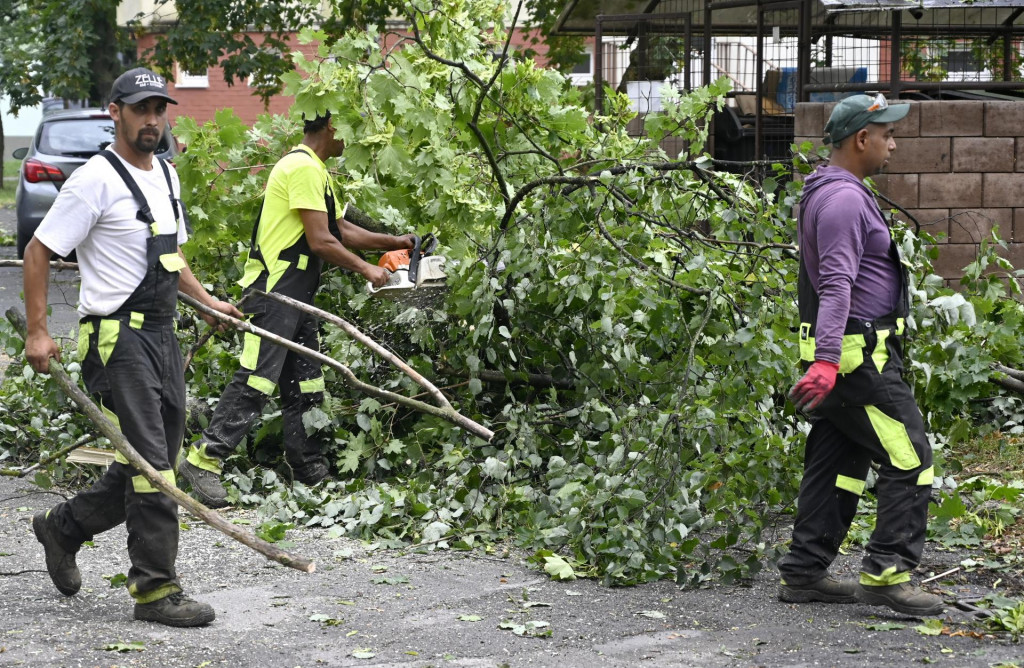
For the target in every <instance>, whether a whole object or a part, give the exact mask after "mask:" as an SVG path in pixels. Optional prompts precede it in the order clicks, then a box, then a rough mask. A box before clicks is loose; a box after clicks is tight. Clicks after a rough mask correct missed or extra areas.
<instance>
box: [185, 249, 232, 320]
mask: <svg viewBox="0 0 1024 668" xmlns="http://www.w3.org/2000/svg"><path fill="white" fill-rule="evenodd" d="M178 255H180V256H181V259H182V260H183V261H184V262H185V267H184V268H183V269H182V270H181V277H180V280H179V282H178V289H180V290H181V291H182V292H184V293H185V294H186V295H188V296H189V297H192V298H193V299H195V300H197V301H199V302H202V303H203V304H205V305H207V306H209V307H210V308H212V309H216V310H218V311H220V312H221V313H224V314H226V315H230V316H232V317H235V318H239V319H241V318H242V317H243V315H242V312H241V311H239V310H238V309H237V308H235V306H234V305H233V304H231V303H230V302H225V301H221V300H220V299H216V298H214V297H213V296H212V295H211V294H210V293H209V292H207V291H206V288H204V287H203V284H202V283H200V282H199V279H197V278H196V276H195V274H193V273H192V268H191V267H189V266H188V260H185V255H184V254H183V253H182V252H181V249H180V248H179V249H178ZM199 316H200V317H201V318H202V319H203V320H205V321H206V324H208V325H210V326H211V327H216V328H218V329H221V330H223V329H225V328H226V327H228V325H227V324H226V323H223V322H221V321H220V320H217V319H216V318H214V317H213V316H212V315H207V314H205V313H200V314H199Z"/></svg>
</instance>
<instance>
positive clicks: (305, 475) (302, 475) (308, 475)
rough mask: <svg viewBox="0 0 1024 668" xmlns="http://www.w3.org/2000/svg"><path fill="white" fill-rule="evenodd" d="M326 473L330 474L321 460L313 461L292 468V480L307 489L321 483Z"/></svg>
mask: <svg viewBox="0 0 1024 668" xmlns="http://www.w3.org/2000/svg"><path fill="white" fill-rule="evenodd" d="M328 473H330V469H328V468H327V464H326V463H325V462H324V461H323V459H315V460H313V461H312V462H310V463H308V464H305V465H303V466H297V467H293V468H292V478H294V479H295V480H297V481H299V482H301V483H302V484H303V485H308V486H309V487H312V486H313V485H315V484H317V483H318V482H321V481H322V480H323V479H324V478H326V477H327V474H328Z"/></svg>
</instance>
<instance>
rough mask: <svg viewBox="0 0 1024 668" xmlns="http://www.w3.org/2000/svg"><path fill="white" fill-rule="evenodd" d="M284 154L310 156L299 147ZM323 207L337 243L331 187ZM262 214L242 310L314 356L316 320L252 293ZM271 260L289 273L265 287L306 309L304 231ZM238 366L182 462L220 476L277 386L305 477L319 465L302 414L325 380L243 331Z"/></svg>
mask: <svg viewBox="0 0 1024 668" xmlns="http://www.w3.org/2000/svg"><path fill="white" fill-rule="evenodd" d="M291 153H303V154H304V155H309V154H308V153H306V152H305V151H303V150H301V149H296V150H295V151H292V152H291ZM324 204H325V207H326V209H327V221H328V227H329V228H330V231H331V233H332V234H333V235H334V236H335V237H336V238H338V239H339V240H340V239H341V234H340V232H339V231H338V226H337V221H336V218H335V216H336V209H335V202H334V193H333V192H332V190H331V187H330V183H326V184H325V185H324ZM261 216H262V210H261V215H260V216H257V219H256V226H254V228H253V233H252V243H251V246H250V248H251V250H250V257H253V258H257V259H259V261H260V262H262V263H263V271H262V273H261V274H260V275H259V277H258V278H257V279H256V280H255V281H254V282H253V283H252V285H250V286H249V288H248V294H247V296H246V298H245V299H244V303H243V310H244V311H245V313H246V314H251V315H252V319H251V321H250V322H252V324H253V325H256V326H257V327H261V328H263V329H265V330H267V331H270V332H273V333H274V334H277V335H279V336H281V337H283V338H285V339H288V340H290V341H294V342H295V343H298V344H300V345H303V346H305V347H307V348H311V349H312V350H319V349H320V338H319V333H318V322H317V320H316V318H314V317H313V316H310V315H308V314H306V313H303V312H301V311H299V310H297V309H295V308H292V307H291V306H287V305H285V304H282V303H280V302H277V301H273V300H271V299H267V298H266V297H261V296H259V295H257V294H254V293H253V291H255V290H261V291H268V287H267V281H268V279H269V278H270V270H269V268H268V267H267V266H266V261H265V260H264V259H263V254H262V253H261V252H260V249H259V246H258V245H257V243H256V238H257V231H258V226H259V219H260V217H261ZM277 261H278V262H287V263H288V267H287V269H285V271H284V274H283V275H282V276H281V277H280V278H279V279H278V280H277V282H276V283H274V285H273V286H272V288H271V289H272V290H273V291H274V292H276V293H279V294H282V295H285V296H287V297H291V298H292V299H297V300H299V301H301V302H303V303H306V304H312V303H313V297H314V295H315V294H316V291H317V289H318V288H319V287H320V273H321V271H322V270H323V260H321V259H320V258H319V257H318V256H317V255H316V254H314V253H313V252H312V250H310V247H309V242H308V241H307V239H306V235H305V234H304V233H303V234H302V235H301V236H300V237H299V239H298V241H296V242H295V243H294V244H292V245H291V246H289V247H288V248H286V249H284V250H283V251H281V253H280V254H279V255H278V259H277ZM240 363H241V365H240V367H239V369H238V371H237V372H235V375H234V377H233V378H232V379H231V382H230V383H229V384H228V386H227V388H226V389H225V390H224V394H223V395H222V396H221V399H220V403H218V405H217V409H216V411H214V414H213V418H212V419H211V420H210V425H209V426H208V427H207V428H206V429H205V430H204V431H203V437H202V439H201V440H200V441H199V442H198V443H197V444H196V445H194V446H193V447H192V448H190V449H189V455H188V460H189V462H191V463H192V464H194V465H195V466H198V467H199V468H202V469H205V470H208V471H213V472H215V473H220V471H221V467H222V462H223V460H224V459H225V458H226V457H227V456H228V455H229V454H231V452H232V451H233V450H234V449H235V447H236V446H237V445H238V444H239V443H240V442H241V440H242V439H243V438H244V437H245V435H246V434H247V433H248V432H249V429H250V428H251V427H252V424H253V422H255V420H256V419H257V418H258V417H259V416H260V415H261V414H262V412H263V407H264V406H265V405H266V403H267V400H268V399H269V398H270V396H271V395H272V394H273V393H274V388H275V386H278V385H279V386H280V388H281V411H282V420H283V422H284V425H283V427H284V445H285V457H286V458H287V460H288V463H289V465H290V466H291V467H292V469H293V471H294V472H295V473H296V475H297V477H299V478H302V477H305V474H306V473H308V472H310V471H311V470H314V469H315V468H317V467H318V466H320V465H321V464H322V462H323V457H322V455H321V452H322V450H323V443H322V440H321V438H320V437H319V436H318V434H316V433H315V432H314V433H312V434H309V433H307V432H306V427H305V425H304V424H303V422H302V416H303V415H304V414H305V413H306V412H308V411H309V410H310V409H312V408H315V407H317V406H319V405H320V404H321V403H322V402H323V399H324V376H323V371H322V370H321V368H320V363H319V362H317V361H315V360H311V359H309V358H308V357H305V356H303V355H299V354H298V353H295V352H292V351H290V350H288V349H287V348H283V347H281V346H278V345H275V344H273V343H271V342H269V341H263V340H262V339H260V338H259V337H258V336H256V335H254V334H249V333H246V334H245V343H244V346H243V348H242V357H241V360H240Z"/></svg>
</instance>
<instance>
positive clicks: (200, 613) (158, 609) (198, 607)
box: [135, 591, 217, 627]
mask: <svg viewBox="0 0 1024 668" xmlns="http://www.w3.org/2000/svg"><path fill="white" fill-rule="evenodd" d="M216 616H217V615H216V614H215V613H214V612H213V607H212V606H209V605H207V604H206V603H200V602H199V601H193V600H192V599H190V598H189V597H188V596H185V594H184V593H182V592H180V591H179V592H177V593H176V594H171V595H170V596H167V597H165V598H160V599H157V600H155V601H152V602H150V603H136V604H135V619H138V620H139V621H143V622H156V623H157V624H164V625H166V626H179V627H187V626H205V625H207V624H209V623H210V622H212V621H213V619H214V617H216Z"/></svg>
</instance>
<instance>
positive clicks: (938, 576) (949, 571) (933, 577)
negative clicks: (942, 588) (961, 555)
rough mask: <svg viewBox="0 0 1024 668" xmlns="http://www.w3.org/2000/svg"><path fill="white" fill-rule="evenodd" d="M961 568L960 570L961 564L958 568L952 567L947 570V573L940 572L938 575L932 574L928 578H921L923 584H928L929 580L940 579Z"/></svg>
mask: <svg viewBox="0 0 1024 668" xmlns="http://www.w3.org/2000/svg"><path fill="white" fill-rule="evenodd" d="M959 570H960V567H959V566H957V567H956V568H951V569H949V570H948V571H946V572H945V573H939V574H938V575H933V576H931V577H930V578H928V579H926V580H921V584H928V583H929V582H934V581H935V580H938V579H940V578H944V577H946V576H947V575H952V574H953V573H956V572H957V571H959Z"/></svg>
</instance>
